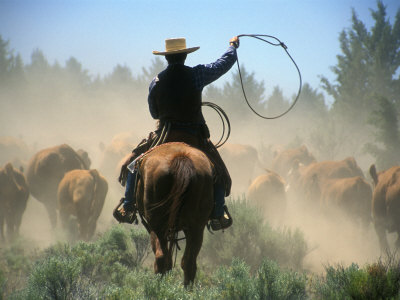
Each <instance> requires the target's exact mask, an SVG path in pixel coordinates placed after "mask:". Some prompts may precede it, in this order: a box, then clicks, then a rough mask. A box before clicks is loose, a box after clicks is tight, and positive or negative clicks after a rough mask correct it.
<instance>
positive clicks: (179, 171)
mask: <svg viewBox="0 0 400 300" xmlns="http://www.w3.org/2000/svg"><path fill="white" fill-rule="evenodd" d="M140 174H141V176H140V177H141V179H140V182H139V190H140V189H141V190H142V192H143V197H142V199H143V210H144V215H145V217H146V219H148V222H149V224H150V226H151V227H155V228H154V229H155V230H157V229H156V228H164V230H167V231H166V232H165V233H166V234H167V233H168V230H170V231H171V230H173V231H178V230H181V229H182V228H183V227H185V226H186V227H187V226H191V224H193V223H194V224H198V225H200V226H203V225H205V224H206V222H207V221H208V217H209V215H210V213H211V210H212V206H213V200H212V194H213V190H212V188H213V183H212V182H213V177H212V167H211V163H210V161H209V159H208V158H207V157H206V155H205V154H204V153H203V152H201V151H200V150H198V149H196V148H193V147H191V146H188V145H186V144H184V143H179V142H173V143H167V144H163V145H160V146H157V147H156V148H154V149H153V150H152V151H151V152H149V153H148V154H146V155H145V157H144V159H143V161H142V163H141V166H140ZM140 186H141V188H140ZM138 199H140V198H138ZM166 225H167V226H166ZM166 227H167V228H166Z"/></svg>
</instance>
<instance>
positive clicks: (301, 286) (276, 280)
mask: <svg viewBox="0 0 400 300" xmlns="http://www.w3.org/2000/svg"><path fill="white" fill-rule="evenodd" d="M306 285H307V277H306V276H305V274H300V273H297V272H293V271H290V270H281V269H280V268H279V266H278V264H277V263H276V262H274V261H271V260H264V261H263V263H262V264H261V266H260V268H259V269H258V272H257V290H258V296H259V299H306V298H307V293H306Z"/></svg>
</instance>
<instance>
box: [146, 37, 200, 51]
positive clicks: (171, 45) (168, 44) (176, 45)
mask: <svg viewBox="0 0 400 300" xmlns="http://www.w3.org/2000/svg"><path fill="white" fill-rule="evenodd" d="M199 48H200V47H192V48H186V39H185V38H174V39H166V40H165V51H164V52H160V51H153V54H155V55H168V54H178V53H191V52H194V51H196V50H197V49H199Z"/></svg>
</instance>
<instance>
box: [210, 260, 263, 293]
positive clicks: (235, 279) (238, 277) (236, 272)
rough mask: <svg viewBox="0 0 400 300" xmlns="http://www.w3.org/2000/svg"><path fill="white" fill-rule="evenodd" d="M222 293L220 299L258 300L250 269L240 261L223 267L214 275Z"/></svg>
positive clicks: (234, 261)
mask: <svg viewBox="0 0 400 300" xmlns="http://www.w3.org/2000/svg"><path fill="white" fill-rule="evenodd" d="M214 281H215V283H216V285H217V287H218V290H219V291H220V293H219V297H218V299H257V298H258V297H257V289H256V282H255V280H254V278H253V277H252V276H251V275H250V267H249V266H248V265H247V264H246V263H245V262H244V261H243V260H239V259H233V261H232V264H231V266H229V267H224V266H223V267H221V268H219V269H218V270H217V272H216V273H215V275H214Z"/></svg>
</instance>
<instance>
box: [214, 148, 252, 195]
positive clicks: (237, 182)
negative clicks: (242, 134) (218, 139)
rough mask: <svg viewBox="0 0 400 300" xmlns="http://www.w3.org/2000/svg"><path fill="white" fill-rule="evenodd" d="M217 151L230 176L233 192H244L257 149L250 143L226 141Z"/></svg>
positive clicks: (249, 179) (250, 175)
mask: <svg viewBox="0 0 400 300" xmlns="http://www.w3.org/2000/svg"><path fill="white" fill-rule="evenodd" d="M219 153H220V154H221V157H222V159H223V160H224V162H225V164H226V167H227V168H228V171H229V173H230V175H231V177H232V190H233V192H236V193H241V192H246V190H247V188H248V187H249V185H250V183H251V180H252V178H253V175H254V169H255V166H256V164H257V163H258V153H257V150H256V149H255V148H254V147H252V146H250V145H242V144H230V143H227V144H225V145H223V146H222V147H221V148H220V150H219Z"/></svg>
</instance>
